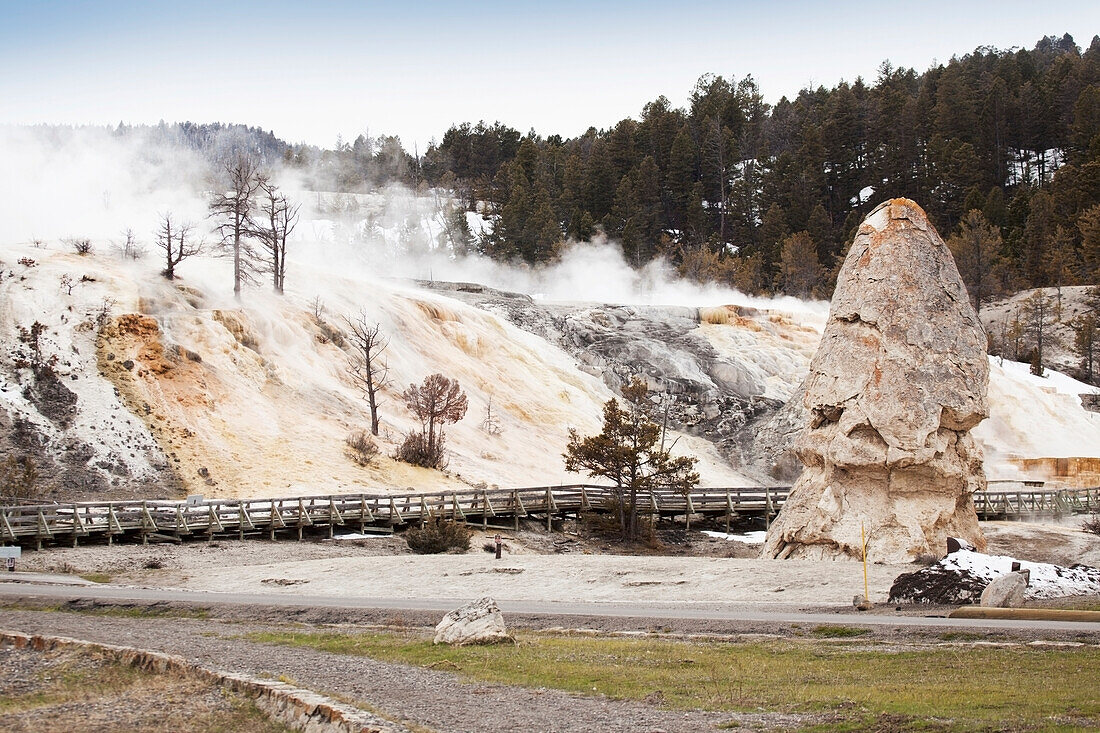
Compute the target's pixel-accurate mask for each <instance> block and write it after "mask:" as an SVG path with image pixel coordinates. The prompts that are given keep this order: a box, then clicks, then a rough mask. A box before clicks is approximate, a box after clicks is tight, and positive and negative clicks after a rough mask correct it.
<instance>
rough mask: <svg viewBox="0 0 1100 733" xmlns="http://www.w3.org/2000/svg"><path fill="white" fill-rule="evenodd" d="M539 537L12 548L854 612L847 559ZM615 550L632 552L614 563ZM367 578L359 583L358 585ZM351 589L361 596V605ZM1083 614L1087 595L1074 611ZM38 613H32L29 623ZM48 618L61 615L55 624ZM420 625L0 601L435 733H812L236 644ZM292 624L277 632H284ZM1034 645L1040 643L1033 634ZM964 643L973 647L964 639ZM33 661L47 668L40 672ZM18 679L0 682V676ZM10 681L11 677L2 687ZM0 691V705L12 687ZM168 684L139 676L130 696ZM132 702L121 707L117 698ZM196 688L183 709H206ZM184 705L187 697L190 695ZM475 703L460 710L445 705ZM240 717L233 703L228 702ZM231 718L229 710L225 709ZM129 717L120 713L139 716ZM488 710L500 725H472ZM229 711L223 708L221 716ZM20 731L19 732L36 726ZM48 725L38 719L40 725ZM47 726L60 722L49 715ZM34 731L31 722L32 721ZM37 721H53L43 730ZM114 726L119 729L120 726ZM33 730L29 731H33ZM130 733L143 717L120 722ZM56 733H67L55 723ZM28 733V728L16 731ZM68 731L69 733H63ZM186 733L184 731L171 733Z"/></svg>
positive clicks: (470, 587) (196, 606) (1085, 544)
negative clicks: (291, 683)
mask: <svg viewBox="0 0 1100 733" xmlns="http://www.w3.org/2000/svg"><path fill="white" fill-rule="evenodd" d="M982 526H983V530H984V532H985V534H986V537H987V539H988V541H989V552H991V553H996V554H1007V555H1012V556H1014V557H1018V558H1020V559H1025V560H1032V561H1038V562H1055V563H1058V564H1062V565H1071V564H1074V563H1078V562H1080V563H1085V564H1091V565H1100V537H1098V536H1096V535H1091V534H1088V533H1085V532H1083V531H1081V530H1080V528H1079V526H1076V525H1074V524H1073V523H1070V524H1068V525H1064V526H1060V525H1055V524H1050V523H1046V524H1025V523H1019V522H1012V523H1009V522H992V523H983V525H982ZM563 530H564V531H562V532H552V533H548V532H547V531H546V529H545V527H544V526H541V525H538V524H535V523H531V524H530V525H527V526H525V527H523V528H522V529H521V531H520V532H518V533H516V532H512V531H505V530H499V533H500V534H501V535H502V539H503V543H504V548H503V549H504V553H503V557H502V559H501V560H499V561H497V560H495V558H494V556H493V554H492V553H491V552H488V551H486V548H487V547H488V548H489V549H492V547H493V539H494V536H495V535H496V534H497V532H498V530H494V529H489V530H488V531H485V530H481V529H477V530H476V531H475V533H474V536H473V538H472V540H471V545H470V550H469V551H468V552H466V553H464V554H450V555H430V556H421V555H414V554H412V553H411V552H410V551H409V550H408V546H407V544H406V543H405V541H404V538H403V537H402V536H401V535H394V536H382V537H371V538H363V539H350V540H335V541H333V540H328V539H324V538H312V539H307V540H305V541H303V542H297V541H294V540H280V541H277V542H270V541H263V540H246V541H243V542H242V541H237V540H218V541H215V542H213V543H207V542H205V541H196V542H189V543H183V544H180V545H175V544H155V545H154V544H150V545H145V546H143V545H139V544H126V545H116V546H114V547H107V546H105V545H86V546H81V547H78V548H65V547H50V548H47V549H45V550H43V551H41V552H27V553H25V554H24V556H23V558H22V560H21V561H20V565H19V569H20V570H23V571H40V572H51V573H67V574H72V575H83V576H86V577H88V578H91V579H94V580H95V581H97V582H110V583H113V584H128V585H139V586H150V587H184V588H192V589H196V590H199V589H207V590H234V591H247V590H254V591H257V592H264V593H280V594H288V595H294V594H298V593H301V594H305V593H322V592H323V593H326V594H330V595H331V594H347V595H373V596H375V597H398V598H400V597H406V598H417V597H433V596H437V595H438V594H443V595H442V596H439V597H449V595H448V593H449V594H450V595H454V594H456V593H457V594H461V595H473V594H475V593H481V592H482V591H485V592H488V593H489V594H495V596H496V597H498V598H500V599H505V598H508V599H522V598H530V599H543V600H560V599H579V600H587V601H600V600H607V601H615V602H620V603H621V602H629V601H630V600H631V599H636V600H639V601H641V600H645V601H654V600H656V601H665V602H677V601H698V602H707V601H712V600H718V601H722V602H731V603H745V604H753V605H757V606H759V605H765V606H767V605H769V604H775V606H776V607H779V606H781V605H782V606H786V607H791V606H795V607H798V608H801V609H803V610H813V611H817V612H820V613H821V614H822V616H821V618H822V624H828V619H829V615H828V614H829V613H830V612H836V613H840V612H848V611H850V610H851V597H852V592H853V588H855V587H856V585H857V580H858V583H859V584H861V583H862V568H861V566H860V564H859V563H852V562H838V561H834V562H816V563H815V562H804V563H799V562H794V561H763V560H759V559H756V558H757V553H758V548H759V546H758V545H753V544H747V543H743V542H738V541H736V540H727V539H725V538H714V537H710V536H708V535H706V534H703V533H701V532H699V531H698V529H697V528H696V527H693V528H692V530H691V531H690V532H689V531H687V530H685V529H684V528H683V527H670V528H668V529H665V530H664V531H662V532H660V533H659V535H658V538H657V539H658V540H659V542H657V543H651V545H649V546H643V547H635V548H621V547H618V546H616V545H615V544H613V543H609V542H608V541H607V540H605V539H602V538H600V537H598V536H592V535H590V534H588V533H587V532H585V531H584V528H583V527H577V526H575V525H566V526H565V527H564V528H563ZM616 550H618V551H619V553H623V552H626V551H628V550H629V551H631V552H633V553H640V554H617V553H616ZM913 567H914V566H913V565H905V566H886V565H872V566H870V568H869V581H870V584H871V588H872V597H873V598H874V597H876V596H884V595H885V593H886V591H887V590H888V588H889V585H890V584H891V582H892V580H893V578H894V577H896V576H897V575H898V574H900V573H901V572H908V571H911V570H912V569H913ZM367 578H369V579H371V582H370V583H369V584H365V583H364V579H367ZM365 587H368V588H370V591H369V593H364V591H363V589H364V588H365ZM1083 600H1084V601H1085V602H1087V603H1091V604H1097V603H1100V599H1096V598H1093V599H1083ZM36 608H41V609H43V610H35V609H36ZM57 611H61V613H58V612H57ZM949 611H950V609H948V608H934V607H929V606H922V607H920V608H917V607H913V608H904V609H897V608H895V607H893V606H885V605H882V604H880V605H879V606H877V607H876V608H875V609H874V610H872V611H871V613H874V614H887V615H890V614H893V615H945V614H946V613H947V612H949ZM438 617H439V613H438V612H433V611H393V610H369V609H340V608H311V607H308V606H306V605H303V606H300V607H298V606H294V607H274V606H272V607H258V606H220V605H214V604H211V605H209V606H203V605H202V604H201V603H197V602H196V603H147V604H140V603H136V602H135V603H128V602H109V603H107V602H96V601H70V602H66V603H61V604H58V603H57V602H50V601H47V600H34V599H31V598H29V597H27V598H21V599H20V598H14V599H9V600H8V601H6V602H5V604H3V605H0V626H3V627H7V628H14V629H18V630H20V631H25V632H31V633H53V634H59V635H63V636H71V637H76V638H84V639H89V640H99V641H105V642H114V643H117V642H118V641H119V640H125V642H126V643H128V644H131V645H134V646H139V647H142V648H149V649H156V650H159V651H166V652H169V653H180V654H183V655H185V656H187V657H188V658H189V659H192V660H193V661H195V662H198V663H202V664H207V665H210V666H214V667H217V668H220V669H227V670H229V671H234V670H235V671H242V672H248V673H251V674H260V675H267V676H278V675H289V676H290V677H292V678H294V679H295V680H296V682H297V683H298V684H300V685H302V686H306V687H310V688H311V689H319V690H326V691H329V692H335V693H337V694H338V695H339V696H340V697H341V699H344V700H348V701H359V702H362V703H363V704H365V705H368V706H377V705H381V707H382V709H383V712H389V713H392V714H393V718H392V719H394V720H397V721H400V722H403V723H406V724H412V725H413V726H414V729H417V730H423V729H424V726H426V727H428V728H429V729H433V730H441V731H442V730H446V731H466V730H475V729H487V728H485V727H484V726H485V725H486V724H487V723H488V724H489V725H490V726H491V727H494V728H495V729H498V730H530V729H536V728H538V727H539V725H540V722H539V721H545V720H548V719H550V718H549V717H548V716H554V715H556V713H555V712H554V711H559V712H560V710H562V709H570V710H573V711H574V712H575V713H577V714H575V715H572V716H570V717H569V719H568V720H560V716H558V718H556V719H559V720H560V724H561V725H560V730H562V731H577V732H582V731H601V732H602V731H615V730H622V731H627V730H664V731H698V730H713V729H715V728H716V727H717V726H722V727H726V726H728V727H729V728H730V729H733V730H782V729H786V728H789V727H792V726H794V727H797V726H800V725H806V724H810V723H812V722H814V721H812V720H809V719H796V717H797V716H795V717H790V716H787V717H784V716H783V715H777V714H759V715H756V714H751V715H750V714H743V715H736V716H731V715H722V714H711V713H687V714H684V713H673V712H671V711H665V710H660V709H658V708H657V707H655V706H653V705H649V704H647V703H635V702H624V701H614V700H607V699H602V698H589V697H579V696H576V695H569V694H566V693H560V692H556V691H552V690H525V689H522V688H515V687H509V686H502V685H483V684H476V683H474V684H471V683H469V682H462V681H459V680H458V679H457V678H456V677H455V676H454V675H453V674H450V673H447V672H440V671H429V670H417V669H414V668H409V667H406V666H404V665H394V664H386V663H382V662H377V661H373V660H369V659H364V658H346V657H339V658H334V657H331V656H325V655H324V654H321V653H317V652H310V651H308V650H301V649H289V648H282V647H272V646H269V645H258V644H254V643H251V642H247V641H245V640H244V639H243V638H242V635H243V633H244V632H245V631H246V630H247V629H249V628H253V627H255V628H301V626H302V625H306V626H310V627H319V626H323V627H324V628H326V629H329V630H332V631H336V632H339V631H354V630H357V629H358V630H364V629H369V628H374V627H379V626H381V627H386V628H390V629H394V628H396V629H408V630H413V629H421V630H423V631H422V632H421V633H427V631H426V630H427V629H430V628H431V627H432V626H434V625H435V624H436V623H437V621H438ZM508 624H509V627H510V628H513V629H526V630H531V631H541V632H550V633H592V634H626V635H631V636H635V635H639V634H643V635H644V634H651V635H658V636H660V637H663V638H685V639H700V638H707V639H711V638H719V639H721V638H727V639H730V640H736V639H741V640H746V639H751V638H760V637H761V636H763V637H772V636H784V637H789V638H795V637H801V636H804V635H805V634H807V633H808V631H807V629H806V628H804V625H800V624H791V623H772V622H751V623H746V622H738V621H715V620H699V619H653V618H649V619H642V618H628V617H621V618H608V617H587V616H575V615H574V616H554V615H550V614H542V615H539V614H529V615H518V614H517V615H510V616H509V618H508ZM288 625H289V626H288ZM868 629H869V631H868V633H867V635H866V636H865V637H863V638H864V640H865V641H866V642H867V643H868V644H873V645H876V646H875V648H878V649H884V648H885V649H894V648H896V649H899V650H903V649H916V648H922V647H925V646H929V645H938V644H943V643H955V642H954V641H951V638H953V637H952V636H951V635H950V634H948V635H945V634H943V633H942V632H941V631H939V630H936V629H933V628H923V627H913V628H907V627H904V626H894V625H885V626H874V627H868ZM1036 634H1038V635H1036ZM966 636H967V637H968V638H969V637H971V636H974V635H972V634H968V635H966ZM982 636H983V640H982V641H980V642H968V643H991V642H992V643H998V644H1039V643H1047V644H1066V643H1073V644H1080V643H1085V644H1096V643H1100V632H1098V633H1097V634H1081V633H1079V632H1078V633H1071V632H1059V631H1043V632H1028V631H994V632H990V633H988V634H984V635H982ZM50 664H53V661H51V660H49V659H46V660H40V661H37V662H36V660H35V659H33V658H19V659H15V658H9V657H5V656H3V655H2V654H0V666H2V667H8V666H11V668H12V669H14V670H16V671H17V672H18V674H16V676H20V675H21V678H22V679H44V678H45V677H48V676H49V669H50V666H49V665H50ZM43 665H44V666H43ZM12 674H15V673H12ZM10 676H11V674H9V677H10ZM5 679H6V678H2V677H0V692H3V685H5V684H8V685H10V684H11V682H10V681H5ZM146 684H147V685H151V686H152V687H150V689H156V686H157V685H162V684H166V682H165V681H164V680H153V681H147V682H145V683H142V684H141V685H137V686H136V687H135V689H136V690H138V692H135V693H133V694H142V693H140V690H141V689H144V685H146ZM127 694H130V693H127ZM166 694H168V695H169V696H171V697H172V699H177V697H179V696H181V695H192V692H190V691H186V690H182V689H181V690H179V691H176V690H174V688H173V689H172V690H169V691H168V692H167V693H166ZM209 694H210V693H209V692H207V691H201V690H200V691H195V692H194V693H193V696H194V698H195V699H199V698H203V697H204V696H209ZM117 699H118V698H117V696H116V697H110V698H109V699H107V700H106V701H105V702H103V703H102V704H103V705H104V706H105V708H104V709H106V710H115V711H116V713H117V712H118V710H119V708H120V704H118V703H116V702H115V701H117ZM188 699H191V698H188ZM463 700H465V701H471V700H473V701H476V704H473V705H470V704H458V702H459V701H463ZM234 704H237V703H234ZM231 707H232V706H231ZM141 709H142V708H141V705H138V706H137V707H135V710H137V711H138V712H140V711H141ZM486 710H507V711H513V712H509V713H507V714H504V713H502V714H501V715H502V716H503V717H501V716H494V717H492V719H489V720H487V719H486V717H485V716H486V715H487V713H486ZM230 712H232V710H230ZM29 714H30V715H32V718H29V719H28V721H27V722H28V724H34V723H35V722H36V720H37V719H34V718H33V715H37V713H34V712H31V713H29ZM43 714H44V715H47V716H48V715H53V714H54V713H53V712H50V713H43ZM56 714H57V715H60V716H62V717H58V718H56V720H57V721H64V720H68V719H67V718H64V717H63V716H64V715H66V714H67V712H66V709H64V708H63V706H62V708H59V710H58V711H56ZM46 719H47V718H43V719H42V720H46ZM48 719H49V721H50V725H51V726H52V725H53V722H54V719H53V718H48ZM119 720H122V718H120V719H119ZM37 722H41V721H37ZM133 722H134V725H133V726H132V727H134V728H135V729H137V728H141V727H142V724H141V721H140V720H136V719H135V721H133ZM63 727H68V726H67V724H66V726H63ZM28 729H29V728H28ZM73 729H74V730H78V729H79V727H77V728H73ZM184 729H186V728H184Z"/></svg>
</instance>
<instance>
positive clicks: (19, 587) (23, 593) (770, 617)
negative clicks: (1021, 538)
mask: <svg viewBox="0 0 1100 733" xmlns="http://www.w3.org/2000/svg"><path fill="white" fill-rule="evenodd" d="M19 575H23V577H20V578H19V579H18V582H12V581H16V578H15V577H12V576H5V577H3V578H0V580H2V581H8V582H0V598H4V597H7V598H19V597H24V598H26V597H33V598H38V599H51V600H57V601H71V600H92V601H105V602H112V601H114V602H146V603H158V602H165V603H185V604H196V605H201V606H257V607H265V608H303V607H304V608H312V609H349V610H350V609H360V610H386V611H435V612H441V613H445V612H447V611H450V610H452V609H455V608H458V607H459V606H461V605H463V604H464V603H466V602H468V601H471V600H474V599H472V598H373V597H369V596H361V597H354V596H350V597H349V596H323V595H312V594H288V593H221V592H212V591H194V590H181V589H170V588H137V587H128V586H112V585H100V584H88V585H72V584H62V583H55V582H50V581H51V578H49V577H47V576H41V575H39V576H32V574H25V575H24V574H19ZM42 581H46V582H42ZM497 605H498V606H499V607H500V609H501V611H502V612H503V613H504V614H505V615H507V614H518V615H524V616H555V617H570V616H576V617H586V618H609V619H611V618H614V619H625V618H630V619H639V620H648V621H657V620H660V619H675V620H693V621H717V622H727V623H734V624H736V623H737V622H744V623H746V624H804V623H805V624H825V623H828V624H837V625H851V626H868V627H894V628H899V627H900V628H910V629H914V628H921V627H925V628H937V629H955V630H966V629H970V630H975V631H977V630H981V631H990V630H1015V631H1036V632H1043V631H1056V632H1063V633H1066V632H1068V633H1074V632H1079V633H1087V634H1098V633H1100V624H1098V623H1095V622H1085V621H1038V620H1016V619H965V618H946V617H943V616H911V615H892V614H888V613H852V612H846V611H840V612H837V610H836V609H823V610H822V611H820V612H807V611H806V610H804V609H798V608H794V607H790V606H787V607H783V606H776V605H763V604H761V605H738V606H731V605H727V604H702V603H666V602H646V603H630V604H617V603H575V602H553V601H508V600H498V601H497Z"/></svg>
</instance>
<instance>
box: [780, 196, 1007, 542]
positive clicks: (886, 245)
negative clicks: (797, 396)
mask: <svg viewBox="0 0 1100 733" xmlns="http://www.w3.org/2000/svg"><path fill="white" fill-rule="evenodd" d="M985 345H986V343H985V336H984V334H983V331H982V328H981V324H980V323H979V321H978V317H977V314H976V313H975V312H974V309H973V307H971V305H970V301H969V299H968V298H967V294H966V289H965V287H964V285H963V283H962V280H961V278H960V277H959V273H958V270H957V268H956V267H955V262H954V260H953V259H952V257H951V253H950V252H949V250H948V249H947V246H946V245H945V244H944V243H943V240H942V239H941V238H940V237H939V235H938V234H937V233H936V231H935V229H934V228H933V227H932V225H931V223H930V222H929V221H928V218H927V216H926V215H925V213H924V211H923V210H922V209H921V208H920V207H919V206H918V205H917V204H915V203H914V202H912V201H909V200H907V199H894V200H892V201H889V202H887V203H884V204H882V205H881V206H879V207H878V208H877V209H875V210H874V211H873V212H871V214H870V215H868V217H867V219H865V220H864V222H863V224H862V225H861V226H860V228H859V232H858V233H857V235H856V237H855V240H854V241H853V243H852V247H851V249H850V251H849V253H848V256H847V258H846V259H845V261H844V265H843V267H842V268H841V271H840V276H839V278H838V281H837V287H836V291H835V294H834V296H833V302H832V308H831V311H830V314H829V320H828V322H827V323H826V326H825V333H824V336H823V337H822V340H821V345H820V347H819V348H818V351H817V353H816V355H815V356H814V358H813V361H812V362H811V364H810V373H809V376H808V377H807V380H806V390H805V395H804V397H803V406H804V407H805V408H806V411H807V413H806V414H807V425H806V429H805V430H804V431H803V433H802V435H801V437H800V438H799V439H798V442H797V443H796V449H795V450H796V453H797V455H798V457H799V459H800V460H801V461H802V463H803V465H804V469H803V471H802V474H801V476H800V477H799V479H798V481H797V482H796V484H795V486H794V488H793V489H792V491H791V497H790V499H789V500H788V501H787V503H786V505H785V506H784V508H783V511H782V512H781V513H780V515H779V517H778V518H777V520H776V522H775V523H774V524H773V525H772V527H771V530H770V531H769V533H768V537H767V541H766V543H765V545H764V556H765V557H778V558H786V557H797V558H809V559H817V558H838V557H845V556H847V557H852V558H857V559H858V558H860V557H861V553H862V550H861V539H860V536H861V528H862V529H863V531H864V533H865V534H866V537H867V558H868V559H869V560H872V561H885V562H906V561H909V560H913V559H915V558H917V557H919V556H921V555H928V554H932V555H937V556H938V555H942V554H943V552H944V551H945V548H946V538H947V536H948V535H950V536H953V537H961V538H963V539H966V540H968V541H969V542H971V543H972V544H974V545H975V546H976V547H978V548H979V549H981V548H983V547H984V546H985V540H984V538H983V537H982V533H981V530H980V529H979V527H978V520H977V516H976V514H975V512H974V503H973V493H974V492H975V491H980V490H983V489H984V488H985V474H984V471H983V469H982V453H981V448H980V447H979V446H978V445H977V443H976V442H975V441H974V439H973V438H972V437H971V435H970V431H971V429H972V428H974V427H975V426H976V425H977V424H978V423H979V422H981V420H983V419H984V418H985V417H986V416H987V415H988V408H987V405H986V389H987V386H988V382H989V365H988V362H987V360H986V356H985Z"/></svg>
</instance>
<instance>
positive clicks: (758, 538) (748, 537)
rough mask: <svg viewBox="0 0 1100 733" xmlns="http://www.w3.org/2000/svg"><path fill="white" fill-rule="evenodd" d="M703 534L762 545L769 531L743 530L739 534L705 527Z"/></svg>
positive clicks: (747, 543)
mask: <svg viewBox="0 0 1100 733" xmlns="http://www.w3.org/2000/svg"><path fill="white" fill-rule="evenodd" d="M703 534H705V535H707V536H708V537H714V538H717V539H720V540H734V541H736V542H744V543H745V544H746V545H762V544H764V538H765V537H766V536H767V534H768V533H767V532H765V531H762V530H761V531H758V532H741V533H739V534H726V533H725V532H712V531H710V530H709V529H704V530H703Z"/></svg>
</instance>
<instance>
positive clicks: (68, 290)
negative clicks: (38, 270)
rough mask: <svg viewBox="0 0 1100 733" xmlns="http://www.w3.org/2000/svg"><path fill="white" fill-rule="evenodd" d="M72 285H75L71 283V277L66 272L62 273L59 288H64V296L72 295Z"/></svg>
mask: <svg viewBox="0 0 1100 733" xmlns="http://www.w3.org/2000/svg"><path fill="white" fill-rule="evenodd" d="M74 285H76V283H75V282H73V276H72V275H70V274H69V273H67V272H66V273H62V275H61V287H62V288H64V290H65V294H66V295H72V294H73V286H74Z"/></svg>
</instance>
